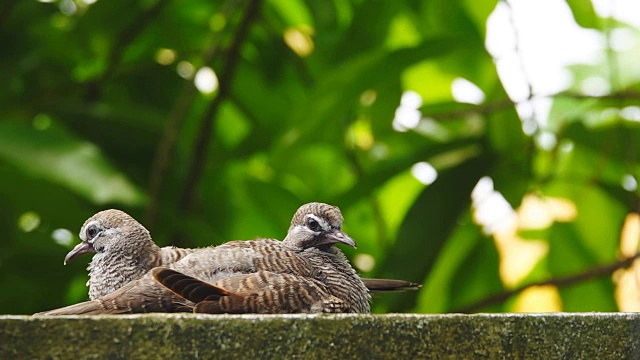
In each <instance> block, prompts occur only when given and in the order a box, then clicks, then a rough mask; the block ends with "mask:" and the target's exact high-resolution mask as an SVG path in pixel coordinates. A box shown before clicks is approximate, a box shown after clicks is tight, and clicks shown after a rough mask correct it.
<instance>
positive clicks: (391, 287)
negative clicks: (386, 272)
mask: <svg viewBox="0 0 640 360" xmlns="http://www.w3.org/2000/svg"><path fill="white" fill-rule="evenodd" d="M362 282H364V284H365V286H366V287H367V289H369V291H371V292H392V291H408V290H418V289H419V288H420V287H421V286H422V285H420V284H416V283H412V282H409V281H404V280H395V279H368V278H363V279H362Z"/></svg>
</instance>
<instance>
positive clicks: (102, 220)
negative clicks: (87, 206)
mask: <svg viewBox="0 0 640 360" xmlns="http://www.w3.org/2000/svg"><path fill="white" fill-rule="evenodd" d="M80 239H81V240H82V241H81V242H80V243H79V244H78V245H76V247H75V248H73V250H71V251H70V252H69V253H68V254H67V256H66V257H65V258H64V263H65V264H66V263H67V262H69V261H71V260H73V259H75V258H77V257H78V256H80V255H84V254H88V253H98V254H101V253H122V254H131V253H134V252H137V251H139V250H140V249H143V248H145V247H148V246H154V245H155V244H154V243H153V240H152V239H151V235H150V234H149V231H147V229H146V228H145V227H144V226H142V225H141V224H140V223H139V222H137V221H136V220H135V219H134V218H132V217H131V216H129V215H128V214H127V213H125V212H124V211H120V210H115V209H110V210H104V211H101V212H99V213H97V214H95V215H93V216H92V217H90V218H89V219H87V221H85V223H84V225H82V228H81V229H80Z"/></svg>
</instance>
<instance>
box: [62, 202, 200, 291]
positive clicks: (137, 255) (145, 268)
mask: <svg viewBox="0 0 640 360" xmlns="http://www.w3.org/2000/svg"><path fill="white" fill-rule="evenodd" d="M80 239H81V242H80V243H79V244H78V245H76V246H75V247H74V248H73V250H71V251H70V252H69V253H68V254H67V255H66V256H65V258H64V264H65V265H66V264H67V263H68V262H70V261H72V260H74V259H76V258H77V257H79V256H81V255H84V254H87V253H94V255H93V258H92V260H91V262H90V263H89V266H88V267H87V270H88V271H89V280H88V281H87V286H88V287H89V299H91V300H95V299H99V298H101V297H103V296H105V295H107V294H110V293H112V292H114V291H115V290H118V289H119V288H121V287H122V286H123V285H125V284H127V283H129V282H130V281H133V280H138V279H140V278H141V277H142V276H144V275H145V274H146V273H148V272H149V271H150V270H151V269H153V268H154V267H158V266H166V265H169V264H172V263H174V262H176V261H178V260H180V259H182V258H183V257H185V256H186V255H187V254H190V253H192V252H194V251H195V249H183V248H176V247H173V246H168V247H163V248H160V247H158V246H157V245H156V243H155V242H154V241H153V239H152V238H151V234H150V233H149V231H148V230H147V229H146V228H145V227H144V226H142V224H140V223H139V222H138V221H136V220H135V219H134V218H133V217H131V216H130V215H129V214H127V213H125V212H124V211H121V210H116V209H109V210H104V211H100V212H98V213H96V214H95V215H93V216H91V217H90V218H89V219H87V220H86V221H85V222H84V224H83V225H82V228H81V229H80Z"/></svg>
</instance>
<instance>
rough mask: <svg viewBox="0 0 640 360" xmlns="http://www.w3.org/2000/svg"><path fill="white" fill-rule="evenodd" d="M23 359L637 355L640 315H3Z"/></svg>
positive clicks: (4, 353)
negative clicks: (52, 316) (54, 316)
mask: <svg viewBox="0 0 640 360" xmlns="http://www.w3.org/2000/svg"><path fill="white" fill-rule="evenodd" d="M20 358H28V359H45V358H47V359H107V358H108V359H115V358H122V359H158V358H171V359H188V358H193V359H195V358H198V359H213V358H215V359H222V358H232V359H233V358H235V359H253V358H256V359H257V358H262V359H272V358H287V359H288V358H304V359H330V358H339V359H350V358H363V359H379V358H389V359H413V358H438V359H440V358H451V359H469V358H489V359H496V358H498V359H499V358H529V359H531V358H534V359H625V358H640V314H635V313H633V314H628V313H580V314H568V313H554V314H527V315H523V314H478V315H458V314H451V315H412V314H407V315H402V314H391V315H244V316H235V315H234V316H232V315H222V316H215V315H192V314H181V315H173V314H146V315H125V316H73V317H71V316H70V317H57V318H50V317H31V316H11V315H9V316H0V359H20Z"/></svg>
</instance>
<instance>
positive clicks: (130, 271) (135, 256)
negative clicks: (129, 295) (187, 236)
mask: <svg viewBox="0 0 640 360" xmlns="http://www.w3.org/2000/svg"><path fill="white" fill-rule="evenodd" d="M136 250H137V251H134V252H126V251H117V252H103V253H97V254H95V255H94V256H93V259H92V260H91V263H90V264H89V267H88V268H87V270H89V281H88V282H87V286H89V297H90V298H91V299H92V300H94V299H97V298H101V297H103V296H104V295H107V294H109V293H111V292H113V291H115V290H118V289H119V288H121V287H122V286H124V285H126V284H127V283H129V282H130V281H133V280H137V279H139V278H141V277H142V276H144V274H146V273H147V272H149V270H151V269H152V268H153V267H154V264H153V263H154V260H153V259H156V258H157V254H158V252H159V251H160V248H158V247H157V246H155V244H154V245H153V246H150V247H148V248H146V249H144V248H143V249H140V248H138V249H136Z"/></svg>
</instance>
